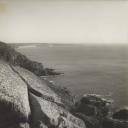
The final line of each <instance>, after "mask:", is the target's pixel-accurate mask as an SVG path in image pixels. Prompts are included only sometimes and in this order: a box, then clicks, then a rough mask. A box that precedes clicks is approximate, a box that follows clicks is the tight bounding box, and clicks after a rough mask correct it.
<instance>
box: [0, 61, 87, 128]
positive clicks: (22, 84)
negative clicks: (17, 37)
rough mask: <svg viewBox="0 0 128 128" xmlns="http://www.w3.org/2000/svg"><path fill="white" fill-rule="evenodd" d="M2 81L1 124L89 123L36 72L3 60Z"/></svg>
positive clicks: (19, 126) (0, 64) (70, 125)
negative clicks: (70, 107)
mask: <svg viewBox="0 0 128 128" xmlns="http://www.w3.org/2000/svg"><path fill="white" fill-rule="evenodd" d="M0 81H1V83H0V127H2V128H10V127H13V128H15V127H16V128H26V127H28V128H29V127H30V128H31V127H37V126H38V127H39V128H41V126H42V125H43V126H45V127H47V128H52V127H56V128H59V127H61V128H65V127H67V128H74V127H75V128H85V127H86V126H85V124H84V122H83V121H82V120H81V119H79V118H77V117H75V116H73V115H72V114H71V113H70V112H69V111H67V110H66V109H65V108H64V105H63V103H62V101H61V98H60V97H59V96H58V95H57V94H56V93H55V92H54V91H53V90H52V89H50V88H49V87H48V86H47V83H46V82H45V81H43V80H41V79H40V78H39V77H38V76H36V75H34V74H33V73H32V72H30V71H28V70H26V69H23V68H21V67H19V66H13V65H11V64H8V63H7V62H5V61H3V60H1V61H0ZM3 112H5V114H4V116H3V115H2V113H3Z"/></svg>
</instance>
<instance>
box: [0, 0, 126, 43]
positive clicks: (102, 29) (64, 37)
mask: <svg viewBox="0 0 128 128" xmlns="http://www.w3.org/2000/svg"><path fill="white" fill-rule="evenodd" d="M0 40H1V41H6V42H14V43H17V42H23V43H25V42H27V43H28V42H42V43H128V1H127V0H123V1H119V0H111V1H110V0H106V1H105V0H99V1H98V0H88V1H87V0H0Z"/></svg>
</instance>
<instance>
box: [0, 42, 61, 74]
mask: <svg viewBox="0 0 128 128" xmlns="http://www.w3.org/2000/svg"><path fill="white" fill-rule="evenodd" d="M0 58H1V59H3V60H5V61H7V62H9V63H10V64H13V65H17V66H20V67H22V68H25V69H27V70H29V71H31V72H33V73H34V74H36V75H37V76H45V75H60V74H61V73H59V72H55V71H54V69H50V68H44V66H43V65H42V63H39V62H36V61H32V60H30V59H28V58H27V57H26V56H25V55H22V54H21V53H19V52H17V51H16V50H15V49H14V48H12V47H11V46H10V45H8V44H6V43H4V42H0Z"/></svg>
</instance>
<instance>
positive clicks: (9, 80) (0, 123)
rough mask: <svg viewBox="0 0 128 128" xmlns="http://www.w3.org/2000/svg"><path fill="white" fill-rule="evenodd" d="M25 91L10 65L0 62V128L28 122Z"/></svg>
mask: <svg viewBox="0 0 128 128" xmlns="http://www.w3.org/2000/svg"><path fill="white" fill-rule="evenodd" d="M27 91H28V89H27V86H26V84H25V83H24V82H23V81H22V80H21V78H20V77H19V76H18V75H17V74H16V73H15V72H14V71H13V70H12V69H11V67H10V65H8V64H7V63H6V62H4V61H1V60H0V128H1V127H2V128H4V127H7V126H8V125H13V124H15V123H16V122H27V121H28V119H29V115H30V113H31V111H30V106H29V101H28V93H27Z"/></svg>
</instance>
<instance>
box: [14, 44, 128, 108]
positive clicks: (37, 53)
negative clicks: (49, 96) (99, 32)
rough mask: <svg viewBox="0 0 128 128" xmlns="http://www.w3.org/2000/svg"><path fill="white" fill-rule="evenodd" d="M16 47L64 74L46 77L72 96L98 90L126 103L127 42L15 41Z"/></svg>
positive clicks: (45, 65)
mask: <svg viewBox="0 0 128 128" xmlns="http://www.w3.org/2000/svg"><path fill="white" fill-rule="evenodd" d="M16 50H17V51H19V52H21V53H22V54H24V55H26V56H27V57H28V58H30V59H31V60H35V61H38V62H41V63H42V64H43V65H44V67H48V68H53V69H55V71H57V72H62V73H64V74H62V75H59V76H51V77H49V79H50V81H52V82H54V84H55V85H57V86H64V87H67V88H68V89H69V90H70V91H71V92H72V94H73V95H75V96H76V97H79V96H82V95H84V94H92V93H93V94H99V95H102V96H104V97H105V98H107V99H113V104H114V105H115V106H116V107H117V106H118V107H125V106H128V45H121V44H120V45H117V44H116V45H114V44H109V45H98V44H97V45H89V44H86V45H85V44H52V43H49V44H47V43H42V44H41V43H40V44H39V43H31V44H17V45H16Z"/></svg>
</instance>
